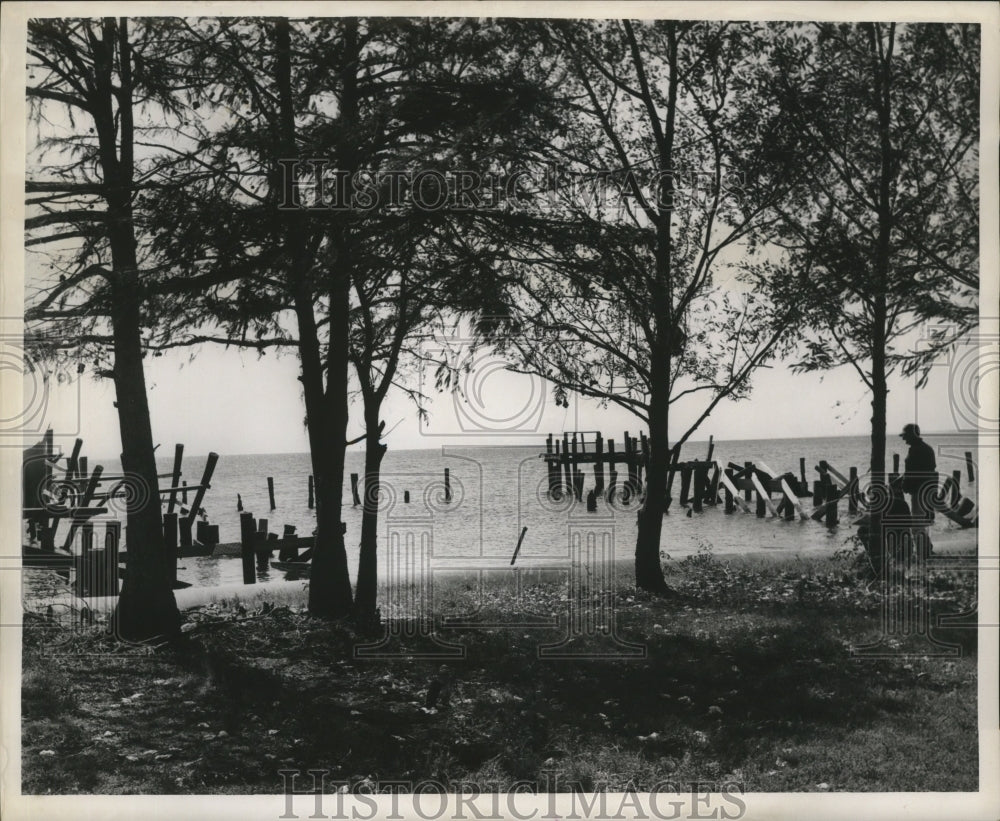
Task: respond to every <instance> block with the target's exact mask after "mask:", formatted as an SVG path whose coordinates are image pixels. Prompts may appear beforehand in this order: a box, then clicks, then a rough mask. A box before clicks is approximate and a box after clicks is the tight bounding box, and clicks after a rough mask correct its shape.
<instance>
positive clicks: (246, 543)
mask: <svg viewBox="0 0 1000 821" xmlns="http://www.w3.org/2000/svg"><path fill="white" fill-rule="evenodd" d="M256 540H257V531H256V529H255V527H254V521H253V514H252V513H241V514H240V558H241V559H242V560H243V584H254V583H255V582H256V581H257V571H256V570H255V569H254V552H255V551H254V542H255V541H256Z"/></svg>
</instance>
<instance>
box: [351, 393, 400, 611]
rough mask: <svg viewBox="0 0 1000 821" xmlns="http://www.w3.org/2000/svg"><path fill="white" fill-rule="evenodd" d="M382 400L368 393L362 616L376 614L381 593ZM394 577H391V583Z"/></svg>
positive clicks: (358, 605) (358, 601)
mask: <svg viewBox="0 0 1000 821" xmlns="http://www.w3.org/2000/svg"><path fill="white" fill-rule="evenodd" d="M379 410H380V408H379V402H378V399H377V398H376V397H375V396H374V395H366V396H365V477H364V479H365V484H364V500H363V501H364V508H363V510H362V513H361V554H360V557H359V559H358V584H357V588H356V590H355V597H354V610H355V613H356V614H357V615H359V616H362V617H369V616H371V615H373V614H374V613H375V609H376V603H377V594H378V497H379V488H380V484H381V470H382V457H383V456H385V451H386V446H385V445H383V444H382V443H381V442H380V441H379V433H380V430H379V423H378V415H379ZM391 581H393V580H390V582H391Z"/></svg>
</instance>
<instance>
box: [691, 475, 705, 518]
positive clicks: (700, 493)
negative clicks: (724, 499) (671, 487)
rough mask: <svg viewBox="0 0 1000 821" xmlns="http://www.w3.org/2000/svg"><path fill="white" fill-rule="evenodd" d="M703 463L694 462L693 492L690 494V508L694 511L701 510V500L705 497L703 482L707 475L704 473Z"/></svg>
mask: <svg viewBox="0 0 1000 821" xmlns="http://www.w3.org/2000/svg"><path fill="white" fill-rule="evenodd" d="M705 473H706V468H705V467H704V463H700V464H696V465H695V468H694V477H693V478H694V492H693V493H692V495H691V503H692V504H691V508H692V510H694V512H695V513H701V512H702V502H703V501H704V498H705V484H706V481H707V479H708V477H707V476H706V475H705Z"/></svg>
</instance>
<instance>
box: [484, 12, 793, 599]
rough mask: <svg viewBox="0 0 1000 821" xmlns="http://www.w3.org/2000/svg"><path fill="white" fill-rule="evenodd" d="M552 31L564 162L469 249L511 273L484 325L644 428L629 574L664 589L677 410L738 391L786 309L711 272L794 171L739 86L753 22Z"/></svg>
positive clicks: (524, 363) (742, 242) (519, 353)
mask: <svg viewBox="0 0 1000 821" xmlns="http://www.w3.org/2000/svg"><path fill="white" fill-rule="evenodd" d="M544 33H545V36H546V39H547V42H549V43H550V44H551V46H552V48H553V49H555V50H556V52H557V53H558V54H560V55H561V59H562V60H563V62H564V64H565V65H566V66H567V68H568V76H567V78H566V80H565V83H564V92H563V98H562V102H563V106H562V114H563V121H562V125H561V127H560V129H559V130H558V133H557V134H556V135H555V136H554V139H553V140H552V145H553V149H552V151H551V152H550V154H549V160H550V162H551V163H552V164H553V167H555V168H556V171H555V172H552V171H547V170H545V169H543V170H539V171H538V172H537V173H536V178H538V179H539V182H538V185H539V186H540V187H542V188H544V189H546V190H548V191H549V192H550V194H551V196H549V197H548V198H543V199H538V198H536V199H535V200H534V205H533V206H529V207H528V208H526V209H525V210H524V213H523V214H522V215H521V218H520V219H517V218H514V219H512V220H510V221H509V224H508V226H507V227H508V228H511V229H512V230H508V231H507V232H506V233H504V234H501V235H499V236H497V235H494V237H493V239H492V240H490V241H489V242H488V243H487V242H474V241H472V240H470V242H469V244H468V246H467V252H468V254H469V256H470V257H471V256H479V257H480V258H482V259H484V260H486V261H488V262H489V264H492V265H494V266H500V267H501V268H503V269H504V271H505V272H506V278H507V281H508V282H509V284H510V289H509V296H508V302H507V306H506V309H507V317H506V318H505V319H502V320H501V321H500V322H499V323H496V325H497V327H495V328H493V329H491V330H492V331H494V336H495V337H496V333H495V332H496V331H497V330H498V329H499V330H500V331H501V333H502V337H501V342H500V344H501V347H502V348H504V349H505V350H508V351H510V352H512V353H514V354H515V355H516V356H515V360H516V361H517V363H518V364H517V365H515V368H520V369H522V370H525V371H528V372H531V373H535V374H539V375H541V376H543V377H545V378H546V379H549V380H550V381H551V382H553V383H554V385H555V386H556V389H557V390H559V391H563V390H572V391H577V392H578V393H580V394H582V395H585V396H591V397H595V398H598V399H600V400H602V401H606V402H612V403H616V404H618V405H621V406H622V407H625V408H626V409H628V410H629V411H630V412H632V413H634V414H635V415H636V416H637V417H638V418H639V419H641V420H642V421H643V422H644V423H646V424H647V425H648V428H649V442H650V447H649V459H648V466H647V474H646V477H647V478H646V482H647V495H646V502H645V504H644V506H643V508H642V510H641V511H640V516H639V530H638V536H637V541H636V550H635V571H636V584H637V585H638V586H639V587H642V588H645V589H647V590H651V591H654V592H657V593H661V594H666V593H669V590H668V588H667V585H666V583H665V581H664V577H663V572H662V568H661V565H660V534H661V528H662V516H663V513H664V511H665V497H666V491H667V475H668V468H669V460H670V457H671V453H672V451H673V448H674V446H675V445H673V444H672V443H671V441H670V426H669V423H670V410H671V406H672V405H673V404H674V403H675V402H677V401H679V400H682V399H684V398H686V397H690V396H692V395H693V394H698V393H704V395H705V396H706V397H707V401H706V402H705V403H704V407H703V411H702V413H701V416H700V418H699V420H698V422H700V421H701V420H703V419H704V418H705V417H707V415H708V414H709V413H711V411H712V409H713V408H714V407H716V405H717V404H718V402H720V401H721V400H722V399H724V398H726V397H733V398H739V397H740V396H743V395H745V394H746V392H747V390H748V388H749V376H750V374H751V373H752V371H753V370H754V368H756V367H758V366H760V365H761V364H762V363H763V362H765V361H766V359H767V357H768V356H769V354H770V352H771V351H772V350H773V346H774V343H775V341H776V340H777V338H778V337H779V335H780V334H781V332H782V329H783V327H784V326H785V324H786V322H787V321H788V317H787V316H783V315H782V316H776V315H774V314H773V313H772V312H771V311H770V308H769V306H768V305H767V304H765V303H763V302H759V301H754V300H750V299H746V300H742V299H741V298H739V297H726V296H725V295H724V294H722V293H720V292H719V291H718V289H717V287H716V283H715V277H716V275H717V270H718V269H719V268H720V267H721V265H722V262H723V261H724V259H725V254H726V253H729V252H727V250H726V249H734V251H735V250H736V249H741V250H745V249H746V248H748V247H750V248H751V249H752V246H753V242H754V232H755V230H756V227H757V225H758V223H759V221H760V220H761V218H762V216H763V214H764V213H765V209H764V205H765V203H771V202H773V201H774V200H776V199H777V198H778V197H779V196H780V195H781V193H782V192H783V190H784V189H785V187H786V181H785V175H786V173H788V172H789V169H787V168H786V167H785V166H783V165H782V164H781V163H780V162H779V161H776V160H777V159H780V158H775V157H774V156H773V155H771V154H770V153H769V151H768V144H769V141H770V140H771V139H772V137H773V134H774V132H775V131H776V130H777V129H778V128H780V117H778V116H777V114H776V112H775V111H773V110H772V108H771V107H768V106H766V105H762V104H761V103H760V101H758V100H751V99H748V98H747V97H746V96H745V95H743V94H742V93H741V92H742V86H741V72H743V71H745V70H746V69H747V67H748V66H749V65H751V64H752V63H753V62H754V61H756V60H758V59H759V57H760V53H759V45H758V41H757V39H756V38H755V27H754V26H751V25H743V24H728V23H722V24H719V23H708V22H705V23H700V22H699V23H693V22H680V21H673V20H660V21H656V22H649V23H642V24H633V23H631V22H629V21H627V20H624V21H616V22H588V23H569V22H566V23H563V22H560V23H551V24H547V25H546V26H545V28H544ZM737 163H738V164H737ZM737 170H738V171H739V172H740V173H739V176H738V177H737V176H736V175H735V174H734V172H735V171H737ZM546 175H548V179H544V178H545V177H546ZM744 187H750V188H752V189H753V191H754V199H753V202H754V203H755V205H754V206H753V207H752V208H748V209H743V208H742V207H741V199H740V198H741V197H742V196H743V193H744V192H743V190H742V189H743V188H744ZM486 264H487V262H484V266H485V265H486ZM698 422H696V423H695V427H696V426H697V424H698ZM693 429H694V428H691V429H690V430H688V431H687V432H686V433H685V434H683V435H682V436H680V437H679V439H678V444H679V443H680V442H683V441H684V440H686V438H687V437H688V436H689V435H690V433H691V431H692V430H693Z"/></svg>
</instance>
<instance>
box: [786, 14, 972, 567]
mask: <svg viewBox="0 0 1000 821" xmlns="http://www.w3.org/2000/svg"><path fill="white" fill-rule="evenodd" d="M978 66H979V30H978V26H973V25H959V24H954V25H952V24H949V25H939V24H927V25H910V24H907V25H896V24H892V23H888V24H883V23H865V24H839V23H837V24H834V23H822V24H810V25H793V26H788V27H787V28H786V29H784V31H783V32H782V36H781V37H780V38H779V39H778V40H777V43H776V47H775V49H774V50H773V52H772V55H771V65H770V67H769V68H768V71H769V74H770V77H771V83H772V91H773V93H774V94H775V95H777V96H778V97H780V98H781V99H782V100H783V104H784V106H785V109H786V111H787V112H788V121H789V128H790V129H792V130H793V131H794V134H795V140H796V144H797V145H796V148H795V149H794V156H795V158H796V161H797V162H799V163H801V164H803V165H804V166H805V167H808V168H809V169H810V174H809V175H807V176H804V177H802V178H800V180H799V181H798V185H797V186H796V187H795V189H794V190H793V192H792V195H791V196H790V197H789V199H788V201H786V202H784V203H782V204H781V205H780V207H777V208H775V209H774V213H775V215H776V217H777V218H776V220H775V221H774V222H773V223H772V226H773V229H774V233H773V235H772V236H773V241H774V243H775V244H777V245H780V246H781V247H782V248H784V249H785V252H786V254H787V259H788V260H789V263H790V264H789V265H788V266H786V267H785V269H784V273H781V272H772V274H773V275H771V276H769V277H768V283H767V287H768V288H769V290H770V291H771V293H772V294H773V296H774V298H775V299H777V300H778V301H779V302H782V303H784V304H791V303H795V304H797V305H800V306H802V307H803V313H804V322H805V324H804V326H803V329H802V336H803V337H804V344H803V346H802V354H801V358H800V359H799V361H798V363H797V368H798V369H800V370H816V369H828V368H833V367H838V366H840V365H845V364H846V365H850V366H851V367H853V368H854V369H855V371H856V372H857V374H858V376H859V378H860V379H861V381H862V382H863V384H864V385H865V387H866V388H867V389H868V391H869V392H870V393H871V397H872V399H871V404H872V416H871V463H870V481H871V483H872V485H873V486H880V485H883V484H884V482H885V447H886V403H887V395H888V392H889V388H888V378H889V376H890V375H891V374H893V373H894V372H897V371H898V372H901V373H902V374H904V375H912V374H918V375H921V376H920V379H921V380H923V379H924V378H926V371H927V368H928V367H929V365H930V363H931V362H932V361H933V359H934V358H935V357H936V356H938V355H939V354H940V352H941V351H942V350H944V349H945V348H947V347H948V346H950V345H951V344H953V343H954V342H955V340H956V339H957V338H958V337H959V336H961V335H962V334H963V333H965V332H966V331H967V330H968V328H969V327H970V326H971V325H973V324H974V323H975V322H976V321H977V317H978V282H979V274H978V234H979V225H978V207H977V203H978V177H979V168H978V127H979V117H978V111H979V82H978ZM931 319H940V320H947V321H948V322H949V324H950V329H948V330H945V331H941V330H940V329H939V330H938V331H937V332H935V333H934V334H931V335H929V336H928V337H927V338H926V339H924V340H923V342H924V344H923V345H922V347H921V346H917V345H916V344H915V343H916V341H917V340H916V338H915V337H916V331H917V329H919V328H920V327H921V326H922V325H923V324H924V323H925V322H926V321H927V320H931ZM876 492H877V491H876ZM872 538H873V540H875V548H874V549H875V550H876V551H878V550H879V547H878V542H880V541H881V530H880V527H879V525H878V519H876V526H875V527H873V528H872Z"/></svg>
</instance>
